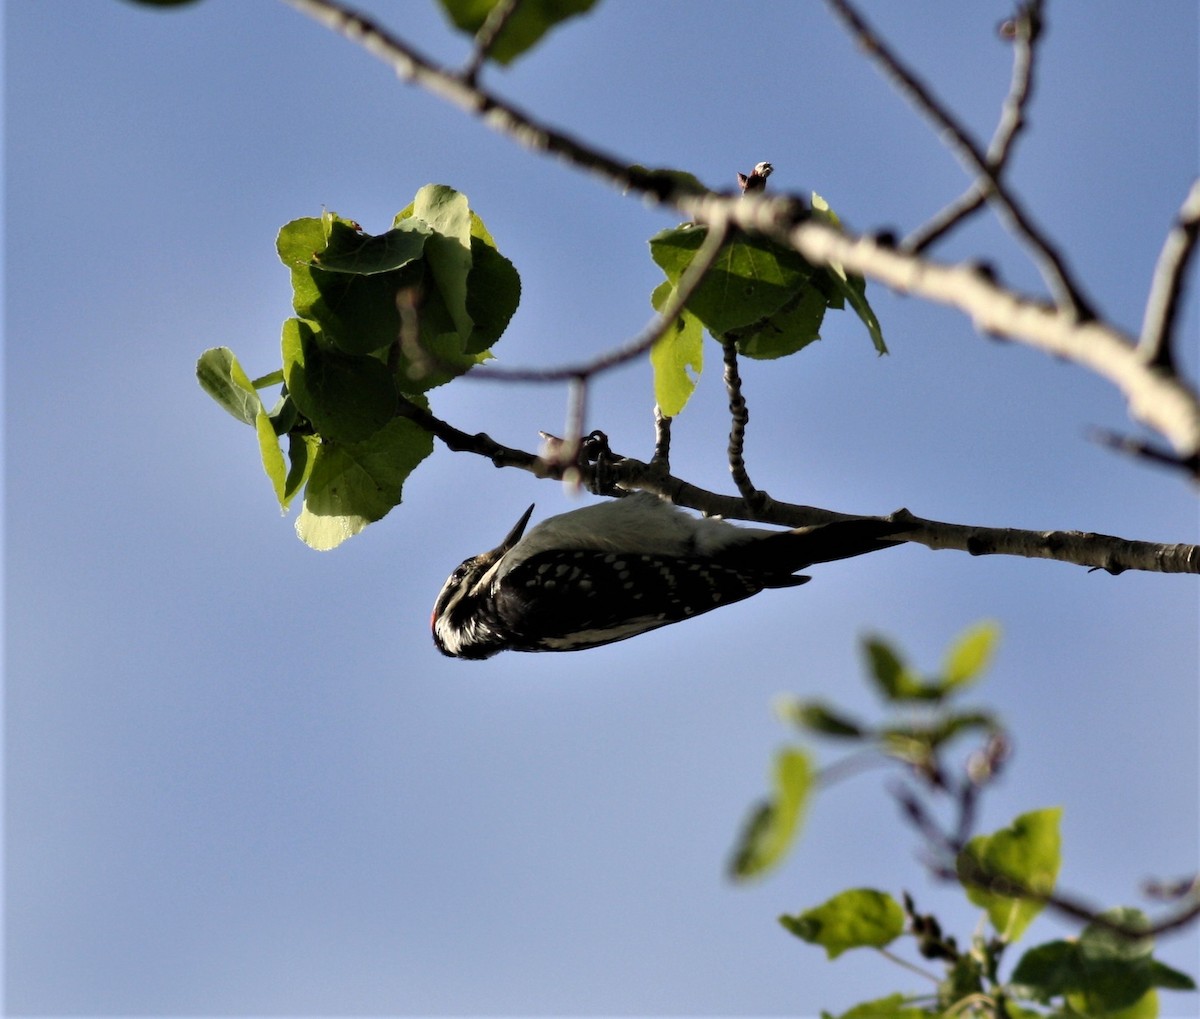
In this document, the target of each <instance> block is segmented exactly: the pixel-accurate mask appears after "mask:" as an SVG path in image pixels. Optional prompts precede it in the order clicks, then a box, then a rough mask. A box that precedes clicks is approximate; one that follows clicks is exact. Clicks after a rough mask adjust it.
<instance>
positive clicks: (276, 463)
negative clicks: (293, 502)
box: [254, 408, 288, 509]
mask: <svg viewBox="0 0 1200 1019" xmlns="http://www.w3.org/2000/svg"><path fill="white" fill-rule="evenodd" d="M254 430H255V431H256V432H257V433H258V450H259V455H260V456H261V457H262V465H263V470H264V471H266V474H267V478H268V479H270V482H271V488H273V489H274V490H275V498H276V499H278V500H279V506H280V508H281V509H287V506H288V497H287V495H286V481H287V467H286V465H285V464H284V462H283V451H282V450H281V449H280V448H279V436H278V435H277V434H276V433H275V425H274V422H272V421H271V416H270V415H269V414H268V413H267V412H266V409H265V408H260V409H259V412H258V415H257V417H256V418H255V419H254Z"/></svg>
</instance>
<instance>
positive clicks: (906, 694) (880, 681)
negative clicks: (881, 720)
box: [862, 637, 927, 701]
mask: <svg viewBox="0 0 1200 1019" xmlns="http://www.w3.org/2000/svg"><path fill="white" fill-rule="evenodd" d="M862 647H863V653H864V654H865V655H866V657H867V667H868V668H869V669H870V672H871V678H872V679H874V680H875V686H876V687H877V688H878V689H879V691H880V693H882V694H883V696H884V697H885V698H886V699H887V700H889V701H910V700H925V699H927V698H926V697H924V696H923V693H922V692H923V690H924V688H925V684H924V683H923V682H922V681H921V678H920V677H919V676H918V675H917V674H916V673H915V672H913V671H912V670H911V669H910V668H909V667H908V666H907V665H906V664H905V663H904V660H903V659H902V658H901V657H900V653H899V652H898V651H896V649H895V648H893V647H892V645H891V644H889V643H888V642H887V641H885V640H884V639H883V638H882V637H868V638H866V639H865V640H864V641H863V642H862Z"/></svg>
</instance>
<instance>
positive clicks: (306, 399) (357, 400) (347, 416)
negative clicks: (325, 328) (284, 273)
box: [282, 318, 396, 442]
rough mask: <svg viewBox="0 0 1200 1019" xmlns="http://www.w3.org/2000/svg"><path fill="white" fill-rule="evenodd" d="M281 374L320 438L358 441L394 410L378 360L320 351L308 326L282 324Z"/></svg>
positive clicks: (387, 375)
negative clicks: (282, 373) (282, 372)
mask: <svg viewBox="0 0 1200 1019" xmlns="http://www.w3.org/2000/svg"><path fill="white" fill-rule="evenodd" d="M282 348H283V371H284V377H285V379H286V381H287V388H288V394H289V395H290V396H291V398H292V399H293V400H294V401H295V402H296V406H297V407H298V408H299V409H300V411H301V413H303V414H304V416H305V417H307V418H308V419H309V421H311V422H312V424H313V427H314V428H315V429H316V430H317V431H318V432H319V433H320V434H321V436H322V438H325V439H334V440H338V441H342V442H361V441H363V440H364V439H367V438H369V437H370V436H371V435H373V434H374V433H375V432H377V431H379V429H380V428H382V427H383V426H384V425H385V424H387V423H388V421H390V420H391V419H392V416H393V415H394V414H395V412H396V387H395V384H394V383H393V382H392V376H391V373H390V372H389V371H388V369H387V366H386V365H385V364H383V362H382V361H378V360H376V359H375V358H373V357H355V356H352V355H350V354H343V353H341V352H340V351H336V350H324V349H322V347H321V345H320V344H319V343H318V341H317V334H316V333H315V332H314V331H313V329H312V327H311V325H310V324H309V323H307V322H304V321H302V320H300V319H297V318H290V319H288V320H287V321H286V322H284V324H283V340H282Z"/></svg>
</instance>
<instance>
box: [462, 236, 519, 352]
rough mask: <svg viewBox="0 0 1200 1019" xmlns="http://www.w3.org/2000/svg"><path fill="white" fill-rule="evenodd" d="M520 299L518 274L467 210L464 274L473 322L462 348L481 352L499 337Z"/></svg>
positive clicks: (506, 326)
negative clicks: (468, 242)
mask: <svg viewBox="0 0 1200 1019" xmlns="http://www.w3.org/2000/svg"><path fill="white" fill-rule="evenodd" d="M520 302H521V277H520V275H519V274H518V273H517V270H516V269H515V268H514V267H513V264H512V262H510V261H509V260H508V259H507V258H505V257H504V256H503V255H502V254H500V252H499V251H497V250H496V245H495V243H494V242H493V241H492V239H491V235H490V234H488V232H487V230H486V229H484V226H483V222H482V221H481V220H480V219H479V217H478V216H476V215H475V213H471V273H470V275H469V276H468V277H467V314H468V315H469V316H470V318H471V321H472V322H474V323H475V329H474V331H473V332H472V333H471V335H470V337H469V338H468V340H467V342H466V345H465V347H464V352H465V353H466V354H468V355H474V354H482V353H484V352H486V351H487V349H488V348H489V347H490V346H491V345H492V344H493V343H495V342H496V341H497V340H498V339H500V337H501V335H502V334H503V333H504V330H505V329H507V328H508V323H509V321H510V320H511V319H512V317H513V315H514V314H515V313H516V310H517V305H518V304H520Z"/></svg>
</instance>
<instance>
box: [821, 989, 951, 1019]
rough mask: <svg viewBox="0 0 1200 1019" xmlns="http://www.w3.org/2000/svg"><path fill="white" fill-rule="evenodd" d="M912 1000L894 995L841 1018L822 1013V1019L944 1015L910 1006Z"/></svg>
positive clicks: (911, 1018) (908, 1018)
mask: <svg viewBox="0 0 1200 1019" xmlns="http://www.w3.org/2000/svg"><path fill="white" fill-rule="evenodd" d="M910 1000H911V999H910V998H908V997H906V996H905V995H903V994H892V995H889V996H888V997H886V998H876V999H875V1000H874V1001H864V1002H863V1003H862V1004H861V1005H855V1006H854V1007H853V1008H852V1009H850V1011H849V1012H843V1013H842V1014H841V1015H839V1016H830V1015H829V1013H827V1012H822V1013H821V1015H822V1019H930V1017H935V1016H941V1015H943V1013H942V1011H941V1010H940V1009H938V1010H936V1011H929V1010H927V1009H924V1008H917V1007H916V1006H915V1005H910V1004H909V1003H908V1002H909V1001H910Z"/></svg>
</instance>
